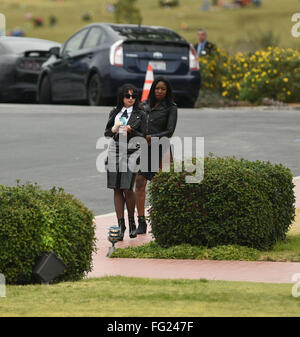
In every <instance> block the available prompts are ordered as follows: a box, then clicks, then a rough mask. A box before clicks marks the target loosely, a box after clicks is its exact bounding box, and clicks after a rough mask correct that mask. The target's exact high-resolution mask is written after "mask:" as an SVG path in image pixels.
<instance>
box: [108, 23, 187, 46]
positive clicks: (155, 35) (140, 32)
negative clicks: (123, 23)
mask: <svg viewBox="0 0 300 337" xmlns="http://www.w3.org/2000/svg"><path fill="white" fill-rule="evenodd" d="M111 27H112V29H113V30H115V31H116V32H118V33H119V34H120V35H122V36H125V37H127V38H128V39H134V40H152V41H153V40H158V41H180V42H185V39H184V38H183V37H181V36H180V35H178V34H177V33H175V32H172V31H170V30H167V29H160V28H145V27H120V26H114V25H112V26H111Z"/></svg>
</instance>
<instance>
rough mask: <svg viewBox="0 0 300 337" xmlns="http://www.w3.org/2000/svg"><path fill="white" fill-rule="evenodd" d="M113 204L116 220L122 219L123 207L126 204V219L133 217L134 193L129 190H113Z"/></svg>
mask: <svg viewBox="0 0 300 337" xmlns="http://www.w3.org/2000/svg"><path fill="white" fill-rule="evenodd" d="M114 203H115V210H116V213H117V218H118V220H119V219H122V218H124V205H125V203H126V207H127V212H128V217H129V218H133V217H134V208H135V193H134V192H133V191H131V190H120V189H118V188H115V189H114Z"/></svg>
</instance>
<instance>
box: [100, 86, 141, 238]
mask: <svg viewBox="0 0 300 337" xmlns="http://www.w3.org/2000/svg"><path fill="white" fill-rule="evenodd" d="M145 127H146V121H145V113H144V111H142V110H141V109H140V108H139V96H138V90H137V88H136V87H135V86H133V85H131V84H124V85H123V86H122V87H121V88H119V91H118V101H117V106H116V108H114V109H113V110H112V111H111V112H110V114H109V118H108V122H107V125H106V128H105V133H104V135H105V136H106V137H111V138H112V139H111V142H110V144H109V147H108V157H107V162H106V169H107V187H108V188H112V189H114V205H115V210H116V214H117V218H118V225H119V227H120V229H121V240H123V237H124V232H125V230H126V226H125V219H124V206H125V203H126V207H127V211H128V223H129V237H130V238H134V237H136V225H135V221H134V209H135V193H134V191H133V190H132V189H133V185H134V182H135V178H136V176H137V172H136V170H134V169H133V168H134V167H136V163H137V159H138V158H137V157H136V156H135V154H137V149H138V147H137V148H136V149H128V147H127V144H128V142H129V140H130V139H131V138H132V137H135V136H140V137H145V132H146V129H145ZM125 136H126V138H125Z"/></svg>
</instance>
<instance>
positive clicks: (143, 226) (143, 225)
mask: <svg viewBox="0 0 300 337" xmlns="http://www.w3.org/2000/svg"><path fill="white" fill-rule="evenodd" d="M138 223H139V226H138V229H137V231H136V234H146V232H147V222H146V218H145V216H144V215H141V216H138Z"/></svg>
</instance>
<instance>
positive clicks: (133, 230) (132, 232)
mask: <svg viewBox="0 0 300 337" xmlns="http://www.w3.org/2000/svg"><path fill="white" fill-rule="evenodd" d="M128 223H129V237H130V238H131V239H133V238H136V225H135V221H134V217H133V218H128Z"/></svg>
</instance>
